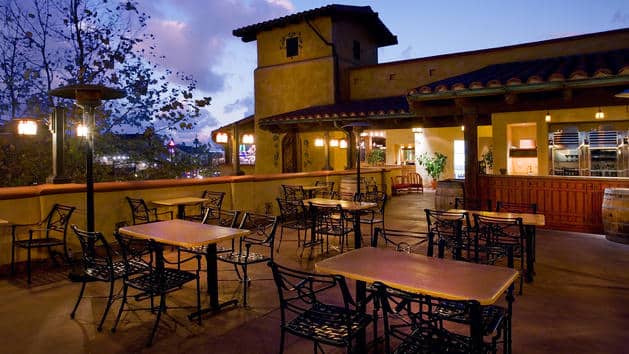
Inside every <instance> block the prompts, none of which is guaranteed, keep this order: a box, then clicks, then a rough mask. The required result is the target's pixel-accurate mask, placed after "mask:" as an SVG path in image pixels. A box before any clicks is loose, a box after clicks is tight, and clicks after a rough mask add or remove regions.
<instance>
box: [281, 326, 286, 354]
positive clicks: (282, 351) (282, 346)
mask: <svg viewBox="0 0 629 354" xmlns="http://www.w3.org/2000/svg"><path fill="white" fill-rule="evenodd" d="M285 339H286V333H285V332H284V328H282V330H281V331H280V354H284V340H285Z"/></svg>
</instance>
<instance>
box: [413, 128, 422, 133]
mask: <svg viewBox="0 0 629 354" xmlns="http://www.w3.org/2000/svg"><path fill="white" fill-rule="evenodd" d="M423 132H424V128H413V133H419V134H421V133H423Z"/></svg>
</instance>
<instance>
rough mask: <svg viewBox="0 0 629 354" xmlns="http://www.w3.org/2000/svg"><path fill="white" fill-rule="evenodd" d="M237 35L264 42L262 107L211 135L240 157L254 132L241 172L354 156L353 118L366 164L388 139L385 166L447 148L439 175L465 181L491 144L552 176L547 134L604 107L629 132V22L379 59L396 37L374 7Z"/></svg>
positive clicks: (304, 167)
mask: <svg viewBox="0 0 629 354" xmlns="http://www.w3.org/2000/svg"><path fill="white" fill-rule="evenodd" d="M233 33H234V35H235V36H237V37H240V38H241V39H242V40H243V41H245V42H250V41H257V48H258V51H257V56H258V67H257V68H256V69H255V72H254V82H255V114H254V116H252V117H248V118H245V119H243V120H241V121H239V122H235V123H233V124H230V125H228V126H225V127H221V128H220V129H218V130H217V131H215V132H214V135H215V136H216V134H217V133H221V132H222V133H228V134H229V135H230V136H231V140H230V141H231V143H232V144H231V149H230V151H231V152H234V151H239V152H240V155H241V156H242V150H243V147H242V146H241V147H239V146H240V145H241V143H240V141H239V137H240V136H241V134H244V133H249V134H253V135H254V136H255V163H254V164H252V165H249V166H242V170H244V171H245V173H256V174H261V173H281V172H301V171H314V170H320V169H330V168H331V169H335V170H339V169H344V168H347V167H348V166H353V163H354V162H353V161H352V158H353V157H354V156H355V155H354V154H353V153H352V149H353V147H354V144H352V143H351V142H352V141H353V137H350V136H348V135H347V134H346V132H345V131H343V130H342V129H341V127H342V126H344V125H346V124H349V123H352V122H357V121H363V122H368V123H369V124H370V127H369V128H368V130H367V131H365V132H364V133H363V134H364V135H365V136H364V137H363V138H362V139H361V141H362V144H364V145H363V148H364V149H365V151H364V154H363V155H362V156H363V157H362V159H365V160H364V161H363V163H366V155H367V154H368V153H369V151H370V150H371V149H384V150H385V151H386V153H385V156H386V161H385V164H387V165H396V164H397V165H399V164H404V163H411V164H412V163H413V162H414V160H415V158H416V156H418V155H419V154H421V153H423V152H436V151H437V152H441V153H443V154H445V155H447V156H448V166H447V167H446V171H445V174H444V175H443V176H442V177H443V178H451V177H459V176H461V175H463V174H464V175H465V176H468V178H466V180H467V179H469V176H473V175H476V174H478V172H479V168H481V167H479V165H478V164H477V161H478V160H481V157H482V155H483V154H484V153H486V152H487V151H488V150H489V149H492V152H493V162H494V168H493V171H494V172H498V171H500V170H502V171H503V172H506V173H509V174H536V175H537V174H539V175H547V174H549V173H550V171H552V166H550V164H551V163H552V159H550V158H549V154H550V152H549V149H550V148H549V144H548V137H549V133H550V132H553V131H556V130H562V129H563V128H564V127H565V126H567V125H574V126H577V127H581V128H580V129H581V130H586V129H588V130H591V129H592V128H593V127H594V128H596V126H597V125H596V126H595V123H598V125H600V124H601V122H598V121H595V119H594V116H595V113H596V112H598V111H599V110H600V111H603V112H604V113H605V115H606V116H605V121H604V124H605V125H607V126H611V127H612V129H614V130H615V131H618V132H620V133H619V134H621V135H620V136H621V140H622V136H623V135H622V134H625V136H629V131H628V129H629V123H628V122H627V120H628V116H627V114H628V113H627V109H626V104H627V103H626V100H627V99H626V98H623V97H619V96H621V95H617V93H618V92H621V91H623V90H624V89H626V87H627V86H629V66H628V64H627V53H628V52H629V48H627V43H629V29H621V30H615V31H608V32H602V33H594V34H588V35H581V36H575V37H566V38H560V39H552V40H546V41H540V42H534V43H524V44H519V45H513V46H507V47H500V48H491V49H484V50H477V51H471V52H463V53H452V54H447V55H439V56H433V57H427V58H417V59H411V60H403V61H397V62H390V63H382V64H380V63H378V54H377V53H378V48H379V47H382V46H388V45H394V44H397V38H396V37H395V35H393V34H392V33H391V32H390V31H389V30H388V28H387V27H386V26H385V24H383V23H382V22H381V20H380V19H379V17H378V14H377V13H376V12H374V11H373V10H372V9H371V8H370V7H369V6H364V7H362V6H344V5H329V6H325V7H321V8H317V9H313V10H309V11H304V12H300V13H296V14H292V15H289V16H285V17H281V18H278V19H274V20H270V21H266V22H262V23H258V24H253V25H250V26H246V27H243V28H239V29H236V30H234V32H233ZM547 113H548V114H549V115H550V116H551V118H550V122H549V121H547V118H546V115H547ZM588 124H589V125H588ZM234 128H237V130H234ZM413 128H416V129H415V131H413ZM417 128H422V129H421V131H422V132H421V133H419V132H418V129H417ZM234 133H237V134H234ZM341 140H344V142H350V143H348V148H345V149H344V148H342V147H341V146H337V145H336V143H337V142H339V141H341ZM321 141H323V143H324V146H323V147H320V146H315V145H316V144H315V142H321ZM456 141H458V142H459V145H457V143H456ZM330 142H332V143H331V144H329V143H330ZM326 144H329V145H327V146H326ZM461 144H463V145H461ZM524 144H527V145H526V146H524ZM520 145H522V146H520ZM456 146H458V147H460V148H461V149H463V150H459V151H455V150H456V149H457V147H456ZM245 148H246V147H245ZM520 150H534V151H533V152H531V151H528V152H527V151H523V152H521V151H520ZM461 151H464V153H463V154H462V155H461V156H456V155H457V153H460V152H461ZM514 151H515V152H516V153H514ZM233 155H234V156H233V159H232V160H236V156H238V154H236V153H234V154H233ZM461 158H462V159H463V162H461ZM457 163H458V164H459V165H460V166H458V167H457V166H455V165H456V164H457ZM457 168H458V170H457ZM417 170H418V172H420V173H422V174H423V175H424V177H426V175H425V173H424V171H423V169H421V168H419V167H417ZM480 172H484V171H480ZM490 172H491V171H490ZM628 172H629V171H628ZM429 181H430V179H429V178H424V183H425V184H428V183H429ZM467 183H468V182H467V181H466V184H467ZM471 183H474V181H473V177H472V181H471ZM466 189H467V187H466Z"/></svg>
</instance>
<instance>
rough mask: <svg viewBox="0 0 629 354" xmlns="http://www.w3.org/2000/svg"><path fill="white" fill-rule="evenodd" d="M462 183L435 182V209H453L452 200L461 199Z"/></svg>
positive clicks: (451, 181) (455, 181)
mask: <svg viewBox="0 0 629 354" xmlns="http://www.w3.org/2000/svg"><path fill="white" fill-rule="evenodd" d="M463 191H464V189H463V181H462V180H456V179H448V180H443V181H439V182H437V190H436V191H435V209H437V210H448V209H452V208H454V200H455V199H456V198H463V196H464V194H463Z"/></svg>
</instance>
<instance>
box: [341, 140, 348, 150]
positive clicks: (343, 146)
mask: <svg viewBox="0 0 629 354" xmlns="http://www.w3.org/2000/svg"><path fill="white" fill-rule="evenodd" d="M339 147H340V148H341V149H347V140H345V139H341V141H339Z"/></svg>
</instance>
